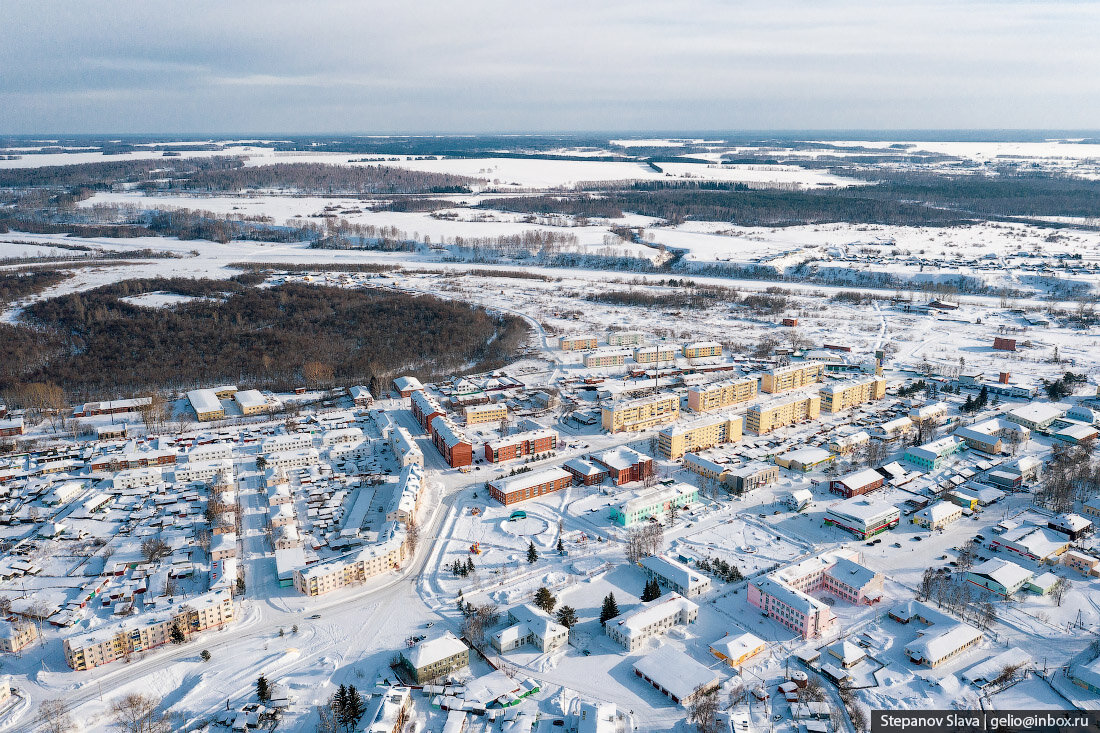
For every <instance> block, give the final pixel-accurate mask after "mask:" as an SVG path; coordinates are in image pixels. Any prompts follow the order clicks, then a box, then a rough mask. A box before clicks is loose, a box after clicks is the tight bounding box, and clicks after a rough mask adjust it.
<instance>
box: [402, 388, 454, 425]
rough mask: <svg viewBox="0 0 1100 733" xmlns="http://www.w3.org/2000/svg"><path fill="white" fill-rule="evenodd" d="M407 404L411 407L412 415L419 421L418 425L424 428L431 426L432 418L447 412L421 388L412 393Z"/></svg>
mask: <svg viewBox="0 0 1100 733" xmlns="http://www.w3.org/2000/svg"><path fill="white" fill-rule="evenodd" d="M409 406H410V407H411V408H412V414H413V417H415V418H416V421H417V422H418V423H420V427H422V428H424V429H425V430H429V429H430V428H431V424H432V420H434V419H436V418H437V417H443V416H445V415H446V414H447V412H446V411H445V410H444V409H443V408H442V407H440V405H439V401H438V400H436V398H435V397H432V396H431V395H430V394H428V393H427V392H425V391H423V390H419V391H417V392H413V393H412V396H411V397H410V399H409Z"/></svg>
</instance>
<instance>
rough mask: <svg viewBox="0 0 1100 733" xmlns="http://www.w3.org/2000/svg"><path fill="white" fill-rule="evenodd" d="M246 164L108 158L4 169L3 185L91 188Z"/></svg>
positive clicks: (0, 172)
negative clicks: (99, 160) (69, 163)
mask: <svg viewBox="0 0 1100 733" xmlns="http://www.w3.org/2000/svg"><path fill="white" fill-rule="evenodd" d="M242 165H244V163H243V161H242V160H241V159H240V158H235V157H229V156H224V157H214V158H172V159H170V160H165V159H163V158H151V159H147V160H108V161H103V162H97V163H77V164H74V165H51V166H43V167H41V168H6V169H0V187H8V188H23V187H28V186H46V187H55V188H62V187H63V188H70V189H71V188H87V189H92V190H101V189H104V188H110V187H111V185H112V184H115V183H140V182H149V181H151V180H153V179H163V178H168V177H172V176H186V175H191V174H193V173H196V172H199V171H216V170H220V169H226V168H234V167H238V166H242Z"/></svg>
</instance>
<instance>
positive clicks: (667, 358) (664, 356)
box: [634, 346, 677, 364]
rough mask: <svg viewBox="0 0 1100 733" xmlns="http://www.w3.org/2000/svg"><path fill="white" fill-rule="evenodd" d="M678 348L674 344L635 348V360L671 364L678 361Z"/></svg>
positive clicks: (643, 362) (642, 362)
mask: <svg viewBox="0 0 1100 733" xmlns="http://www.w3.org/2000/svg"><path fill="white" fill-rule="evenodd" d="M676 353H677V349H675V348H674V347H672V346H643V347H642V348H640V349H634V361H636V362H638V363H639V364H669V363H671V362H674V361H676Z"/></svg>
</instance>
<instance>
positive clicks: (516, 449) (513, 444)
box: [485, 428, 558, 463]
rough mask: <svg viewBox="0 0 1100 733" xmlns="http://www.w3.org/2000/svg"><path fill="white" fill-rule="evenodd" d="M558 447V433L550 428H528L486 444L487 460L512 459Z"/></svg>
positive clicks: (493, 461)
mask: <svg viewBox="0 0 1100 733" xmlns="http://www.w3.org/2000/svg"><path fill="white" fill-rule="evenodd" d="M557 447H558V433H557V431H556V430H551V429H550V428H542V429H540V430H528V431H526V432H523V433H516V434H515V435H507V436H505V437H503V438H501V439H500V440H494V441H492V442H489V443H486V444H485V460H487V461H489V462H490V463H499V462H501V461H510V460H512V459H513V458H522V457H523V456H531V455H536V454H539V453H546V452H548V451H552V450H554V449H555V448H557Z"/></svg>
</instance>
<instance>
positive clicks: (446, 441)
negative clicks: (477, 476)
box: [431, 417, 474, 468]
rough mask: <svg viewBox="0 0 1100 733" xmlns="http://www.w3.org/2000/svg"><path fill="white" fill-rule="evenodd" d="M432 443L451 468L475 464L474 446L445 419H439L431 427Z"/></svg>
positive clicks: (434, 420)
mask: <svg viewBox="0 0 1100 733" xmlns="http://www.w3.org/2000/svg"><path fill="white" fill-rule="evenodd" d="M431 433H432V443H434V444H435V447H436V450H438V451H439V453H440V455H442V456H443V459H444V460H445V461H447V465H448V466H450V467H451V468H458V467H460V466H469V465H470V464H471V463H473V462H474V446H473V445H472V444H471V443H470V442H469V441H468V440H466V439H465V438H464V437H463V436H462V435H461V434H460V433H459V432H458V429H457V428H455V426H454V425H452V424H451V422H450V421H449V420H448V419H447V418H445V417H437V418H435V419H433V420H432V425H431Z"/></svg>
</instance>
